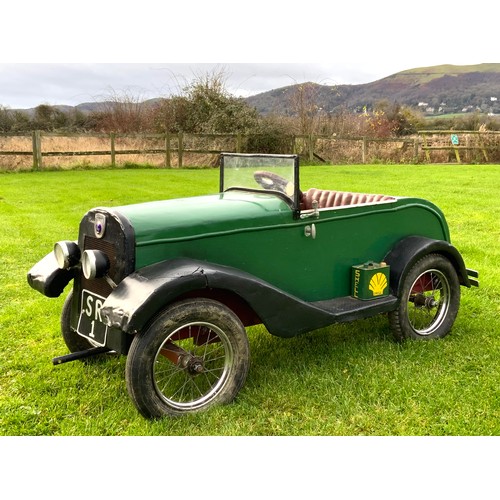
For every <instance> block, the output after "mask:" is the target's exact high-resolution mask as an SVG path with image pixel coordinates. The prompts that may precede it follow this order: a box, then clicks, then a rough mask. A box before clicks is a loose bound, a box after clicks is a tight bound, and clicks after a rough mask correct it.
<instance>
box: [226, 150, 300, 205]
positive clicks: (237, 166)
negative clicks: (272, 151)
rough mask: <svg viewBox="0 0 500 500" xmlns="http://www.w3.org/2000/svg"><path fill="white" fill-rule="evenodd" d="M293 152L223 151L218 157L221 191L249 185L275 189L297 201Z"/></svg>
mask: <svg viewBox="0 0 500 500" xmlns="http://www.w3.org/2000/svg"><path fill="white" fill-rule="evenodd" d="M297 184H298V157H297V156H296V155H251V154H229V153H224V154H223V155H222V158H221V191H227V190H228V189H250V190H253V191H254V190H262V191H276V192H278V193H281V194H284V195H286V196H287V197H288V198H289V199H290V200H291V201H292V202H295V201H296V192H297V190H298V185H297Z"/></svg>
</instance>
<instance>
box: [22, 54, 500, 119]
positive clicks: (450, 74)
mask: <svg viewBox="0 0 500 500" xmlns="http://www.w3.org/2000/svg"><path fill="white" fill-rule="evenodd" d="M297 85H301V84H297ZM297 85H290V86H287V87H281V88H279V89H274V90H269V91H267V92H262V93H260V94H256V95H253V96H251V97H247V98H245V101H246V102H247V103H248V104H249V105H250V106H252V107H254V108H256V109H257V111H258V112H259V113H262V114H269V113H277V114H292V109H291V106H290V97H291V96H292V95H293V93H294V90H295V88H296V87H297ZM310 86H311V89H312V90H313V92H314V95H315V102H316V104H317V105H318V106H320V107H321V108H322V109H323V110H324V111H325V112H327V113H331V112H335V111H338V110H341V109H347V110H349V111H362V110H363V109H364V108H365V107H366V108H367V109H372V108H373V106H374V105H375V104H376V103H377V102H379V101H383V100H387V101H389V102H396V103H398V104H401V105H407V106H411V107H419V108H420V109H421V110H422V111H423V112H424V113H426V114H430V115H436V114H444V113H460V112H466V111H475V110H480V111H482V112H484V113H494V114H500V63H491V64H477V65H473V66H453V65H449V64H448V65H443V66H431V67H427V68H415V69H409V70H406V71H401V72H400V73H396V74H394V75H390V76H388V77H386V78H382V79H381V80H377V81H375V82H371V83H365V84H362V85H337V86H329V85H320V84H317V83H311V84H310ZM161 100H162V99H161V98H154V99H149V100H147V101H145V102H144V103H143V104H144V105H145V106H151V105H154V104H155V103H157V102H158V101H161ZM112 105H113V103H112V102H86V103H82V104H78V105H77V106H74V107H73V106H63V105H56V106H54V107H55V108H57V109H59V110H60V111H63V112H71V111H73V110H76V111H80V112H82V113H84V114H87V113H90V112H93V111H99V110H100V109H103V108H105V107H109V106H112ZM13 111H15V110H13ZM20 111H23V112H24V113H26V114H28V115H31V116H32V115H33V114H34V111H35V108H31V109H24V110H20Z"/></svg>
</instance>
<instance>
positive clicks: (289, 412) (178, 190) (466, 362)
mask: <svg viewBox="0 0 500 500" xmlns="http://www.w3.org/2000/svg"><path fill="white" fill-rule="evenodd" d="M302 186H303V188H304V189H306V188H308V187H312V186H316V187H322V188H330V189H342V190H344V189H345V190H352V191H368V192H378V193H385V194H391V195H400V196H419V197H423V198H427V199H430V200H431V201H433V202H435V203H436V204H437V205H438V206H439V207H440V208H441V209H442V210H443V211H444V213H445V214H446V216H447V220H448V223H449V226H450V231H451V235H452V242H453V243H454V244H455V246H457V248H458V249H459V250H460V251H461V253H462V254H463V256H464V259H465V262H466V265H467V266H468V267H472V268H475V269H478V270H479V272H480V281H481V288H479V289H470V290H468V289H462V303H461V309H460V312H459V316H458V319H457V321H456V323H455V326H454V328H453V330H452V332H451V334H450V335H448V336H447V337H446V338H445V339H442V340H439V341H430V342H406V343H404V344H397V343H395V342H393V340H392V338H391V334H390V331H389V327H388V322H387V318H386V317H385V316H380V317H376V318H373V319H368V320H363V321H358V322H355V323H350V324H343V325H335V326H332V327H329V328H325V329H323V330H320V331H316V332H312V333H308V334H306V335H303V336H300V337H297V338H293V339H287V340H286V339H280V338H276V337H273V336H271V335H269V334H268V333H267V331H265V329H264V328H263V327H253V328H250V329H249V330H248V335H249V340H250V348H251V354H252V363H251V368H250V373H249V376H248V379H247V382H246V385H245V386H244V387H243V389H242V391H241V392H240V394H239V396H238V397H237V399H236V401H235V402H234V403H232V404H231V405H228V406H224V407H217V408H215V409H212V410H210V411H208V412H205V413H201V414H197V415H191V416H188V417H184V418H181V419H164V420H162V421H155V422H151V421H147V420H145V419H144V418H142V417H141V416H140V415H139V414H138V412H137V411H136V409H135V407H134V406H133V404H132V403H131V401H130V400H129V398H128V394H127V390H126V387H125V380H124V368H125V358H124V357H107V358H103V359H100V360H98V361H96V362H92V363H83V362H74V363H68V364H65V365H61V366H57V367H54V366H53V365H52V363H51V359H52V358H53V357H55V356H59V355H62V354H65V353H66V352H67V349H66V347H65V345H64V343H63V340H62V338H61V335H60V333H59V315H60V311H61V308H62V304H63V301H64V296H63V297H60V298H58V299H48V298H46V297H43V296H42V295H40V294H38V293H37V292H35V291H34V290H32V289H31V288H30V287H29V286H28V284H27V282H26V273H27V271H28V270H29V268H30V267H31V266H32V265H33V264H34V263H36V262H37V261H38V260H39V259H40V258H41V257H43V256H44V255H45V254H46V253H48V252H49V251H50V250H51V249H52V246H53V244H54V242H55V241H57V240H62V239H76V237H77V231H78V224H79V221H80V219H81V217H82V216H83V214H84V213H85V212H86V211H87V210H88V209H90V208H92V207H95V206H102V205H104V206H116V205H123V204H128V203H137V202H143V201H150V200H156V199H163V198H176V197H181V196H191V195H199V194H206V193H213V192H216V191H217V189H218V171H217V170H151V169H148V170H116V171H112V170H98V171H69V172H45V173H20V174H0V228H1V229H0V231H1V232H0V434H1V435H4V436H5V435H9V436H12V435H65V436H67V435H111V436H115V435H141V436H146V435H323V436H324V435H336V436H337V435H384V436H385V435H498V434H500V363H499V359H500V336H499V332H500V320H499V317H500V314H499V313H500V270H499V267H500V245H499V243H500V203H499V202H498V198H497V196H498V186H500V166H495V165H482V166H456V165H455V166H441V165H440V166H437V165H415V166H408V165H406V166H380V165H377V166H349V167H339V166H333V167H331V166H321V167H304V168H303V169H302Z"/></svg>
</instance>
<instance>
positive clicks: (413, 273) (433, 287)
mask: <svg viewBox="0 0 500 500" xmlns="http://www.w3.org/2000/svg"><path fill="white" fill-rule="evenodd" d="M459 305H460V283H459V281H458V277H457V273H456V271H455V268H454V267H453V265H452V264H451V262H450V261H449V260H448V259H447V258H446V257H443V256H442V255H438V254H429V255H426V256H425V257H423V258H422V259H420V260H419V261H417V263H416V264H415V265H414V266H413V267H412V268H411V269H410V271H409V272H408V274H407V275H406V277H405V278H404V280H403V283H402V286H401V293H400V303H399V306H398V308H397V309H396V310H395V311H393V312H391V313H389V323H390V326H391V329H392V331H393V334H394V337H395V338H396V340H404V339H408V338H409V339H436V338H441V337H444V336H445V335H446V334H447V333H448V332H449V331H450V330H451V327H452V326H453V323H454V322H455V318H456V316H457V313H458V308H459Z"/></svg>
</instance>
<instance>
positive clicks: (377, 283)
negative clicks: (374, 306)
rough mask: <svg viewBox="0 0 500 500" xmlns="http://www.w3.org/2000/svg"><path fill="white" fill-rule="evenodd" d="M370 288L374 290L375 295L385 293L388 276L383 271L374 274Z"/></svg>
mask: <svg viewBox="0 0 500 500" xmlns="http://www.w3.org/2000/svg"><path fill="white" fill-rule="evenodd" d="M368 288H369V289H370V290H371V291H372V292H373V296H374V297H378V296H379V295H382V294H383V293H384V290H385V289H386V288H387V278H386V277H385V274H383V273H377V274H374V275H373V276H372V279H371V280H370V284H369V286H368Z"/></svg>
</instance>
